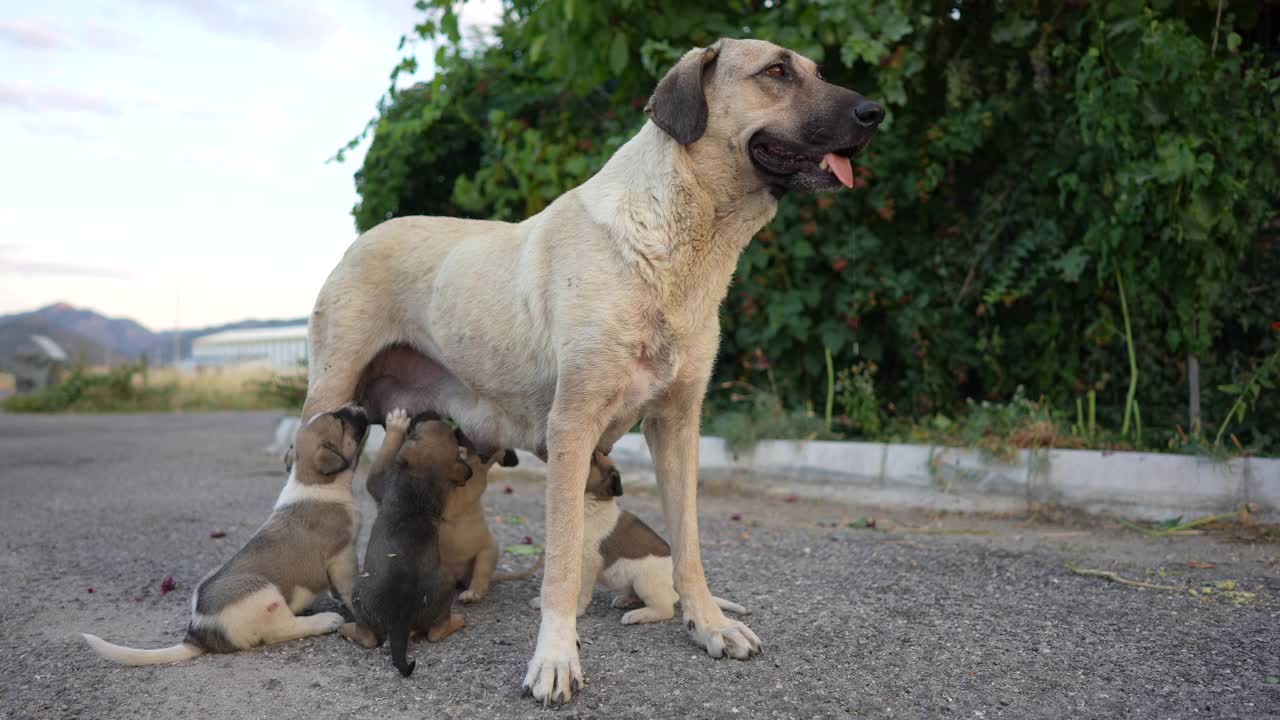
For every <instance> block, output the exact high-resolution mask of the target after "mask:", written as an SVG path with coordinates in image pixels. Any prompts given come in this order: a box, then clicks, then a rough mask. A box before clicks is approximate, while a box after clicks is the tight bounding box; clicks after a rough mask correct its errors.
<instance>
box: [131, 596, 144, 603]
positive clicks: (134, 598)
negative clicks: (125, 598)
mask: <svg viewBox="0 0 1280 720" xmlns="http://www.w3.org/2000/svg"><path fill="white" fill-rule="evenodd" d="M133 601H134V602H142V598H140V597H138V596H137V595H134V596H133Z"/></svg>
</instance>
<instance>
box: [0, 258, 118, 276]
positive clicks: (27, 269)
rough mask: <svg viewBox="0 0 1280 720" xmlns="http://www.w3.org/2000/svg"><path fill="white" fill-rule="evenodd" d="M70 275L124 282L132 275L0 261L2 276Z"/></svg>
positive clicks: (110, 270)
mask: <svg viewBox="0 0 1280 720" xmlns="http://www.w3.org/2000/svg"><path fill="white" fill-rule="evenodd" d="M5 274H9V275H70V276H75V277H95V278H111V279H117V280H123V279H125V278H128V277H130V276H131V273H128V272H125V271H124V270H118V269H116V268H109V267H101V266H97V265H79V264H76V263H60V262H44V261H40V260H0V275H5Z"/></svg>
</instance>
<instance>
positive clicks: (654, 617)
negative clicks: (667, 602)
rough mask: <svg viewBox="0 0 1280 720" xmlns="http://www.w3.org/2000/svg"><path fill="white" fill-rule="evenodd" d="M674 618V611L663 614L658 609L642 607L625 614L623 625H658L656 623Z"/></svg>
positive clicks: (623, 615)
mask: <svg viewBox="0 0 1280 720" xmlns="http://www.w3.org/2000/svg"><path fill="white" fill-rule="evenodd" d="M674 616H675V612H673V611H668V612H663V611H662V610H659V609H658V608H651V607H642V608H639V609H636V610H632V611H630V612H625V613H623V614H622V624H623V625H643V624H645V623H656V622H662V621H663V620H670V619H671V618H672V617H674Z"/></svg>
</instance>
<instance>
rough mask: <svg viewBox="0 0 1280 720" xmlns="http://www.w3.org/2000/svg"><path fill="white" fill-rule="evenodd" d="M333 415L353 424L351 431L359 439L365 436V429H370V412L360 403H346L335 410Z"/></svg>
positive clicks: (350, 424)
mask: <svg viewBox="0 0 1280 720" xmlns="http://www.w3.org/2000/svg"><path fill="white" fill-rule="evenodd" d="M333 416H334V417H335V418H337V419H338V420H339V421H340V422H343V423H345V424H347V425H349V426H351V432H352V434H353V435H355V436H356V438H357V439H359V438H362V437H364V433H365V431H366V430H368V429H369V413H367V412H365V409H364V408H362V407H360V406H359V405H355V404H351V405H344V406H343V407H341V408H338V409H337V410H335V411H334V413H333Z"/></svg>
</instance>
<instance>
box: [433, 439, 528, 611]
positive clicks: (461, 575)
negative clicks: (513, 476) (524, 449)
mask: <svg viewBox="0 0 1280 720" xmlns="http://www.w3.org/2000/svg"><path fill="white" fill-rule="evenodd" d="M467 464H468V465H470V466H471V479H469V480H467V482H466V484H465V485H462V486H461V487H455V488H452V489H451V490H449V498H448V501H447V502H446V503H445V509H444V516H443V517H442V518H441V521H440V561H441V562H442V563H444V566H445V568H446V569H447V570H448V571H449V573H450V574H451V575H452V576H453V579H454V581H455V582H456V583H457V587H458V588H459V589H462V594H461V595H459V598H460V599H461V600H462V602H464V603H474V602H479V601H481V600H483V599H484V598H485V596H486V595H488V594H489V584H490V583H491V582H493V581H495V580H507V579H514V578H515V576H505V575H501V576H496V575H494V571H495V570H496V569H497V567H498V555H499V548H498V541H497V540H495V539H494V538H493V533H491V532H489V524H488V522H486V521H485V518H484V505H482V504H481V502H480V499H481V498H482V497H483V496H484V491H485V489H486V488H488V487H489V470H490V469H491V468H492V467H493V466H494V465H495V464H497V465H501V466H502V467H515V466H516V465H517V464H518V460H517V459H516V454H515V451H513V450H500V451H498V452H496V453H494V454H493V456H492V457H489V458H487V459H482V458H481V457H480V456H479V455H475V454H473V455H472V456H471V457H470V459H469V460H468V462H467Z"/></svg>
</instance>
